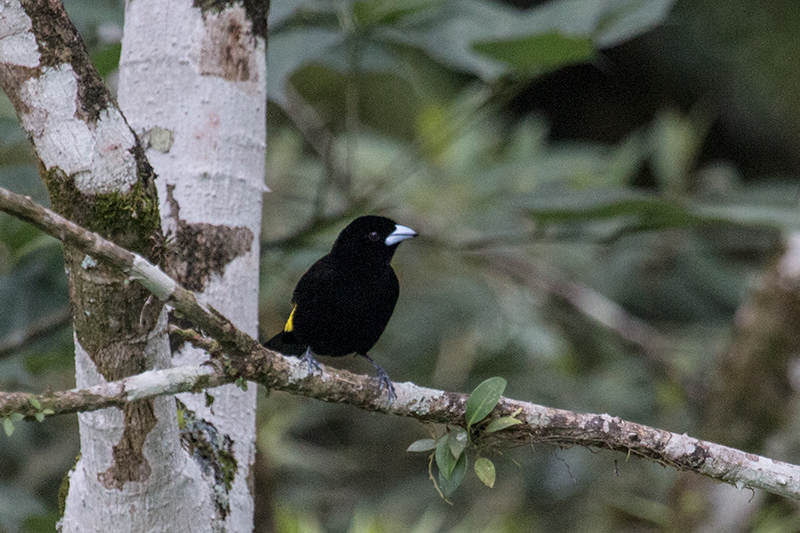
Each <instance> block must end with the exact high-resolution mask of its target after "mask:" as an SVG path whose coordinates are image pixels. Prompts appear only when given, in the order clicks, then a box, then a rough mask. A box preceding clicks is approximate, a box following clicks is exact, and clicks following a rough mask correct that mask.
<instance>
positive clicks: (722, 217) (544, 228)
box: [0, 0, 800, 532]
mask: <svg viewBox="0 0 800 533" xmlns="http://www.w3.org/2000/svg"><path fill="white" fill-rule="evenodd" d="M612 3H613V2H612ZM617 3H620V2H617ZM65 4H66V7H67V10H68V12H69V14H70V17H71V18H72V20H73V21H74V22H75V24H76V25H77V26H78V29H79V30H80V32H81V35H82V36H83V38H84V41H85V42H86V44H87V46H88V47H89V49H90V51H91V53H92V57H93V60H94V62H95V64H96V66H97V67H98V69H99V70H100V72H101V73H102V74H103V75H104V76H106V77H107V79H108V81H109V84H110V85H112V87H113V80H114V73H115V72H114V71H115V68H116V64H117V62H118V59H119V50H120V47H119V39H120V38H121V28H122V15H123V5H122V3H121V2H115V1H106V2H98V1H89V0H85V1H84V0H70V1H67V2H65ZM620 4H624V2H622V3H620ZM634 4H635V8H631V9H630V10H629V12H628V13H627V14H626V13H624V12H623V13H622V14H621V15H620V16H619V17H618V18H616V19H611V20H601V21H597V20H591V19H590V17H589V16H588V15H587V14H586V12H583V11H580V10H579V9H576V8H577V7H580V6H581V5H582V4H581V3H580V2H567V1H565V0H561V1H557V0H551V1H549V2H521V1H519V2H509V3H505V4H504V3H500V2H453V3H451V4H450V6H451V7H450V9H449V10H448V9H444V8H442V7H441V6H442V5H443V4H438V3H429V2H420V1H407V2H401V3H398V2H387V3H380V2H378V3H374V4H370V3H365V2H356V3H349V2H332V3H329V2H275V3H274V5H273V6H272V12H271V14H270V18H271V23H270V41H269V83H270V89H269V92H270V98H271V101H270V104H269V106H268V108H267V109H268V115H267V121H268V132H269V140H268V161H267V166H268V170H267V176H266V177H265V181H266V184H267V186H269V187H270V188H271V189H272V192H271V193H269V194H267V195H266V197H265V201H264V219H263V230H262V257H261V263H262V287H261V296H260V315H261V316H260V318H261V320H260V323H261V333H262V337H263V338H266V337H268V336H269V335H270V334H272V333H274V332H275V331H277V330H279V329H280V328H281V327H282V323H283V320H284V319H285V317H286V316H287V315H288V312H289V310H290V308H289V295H290V294H291V290H292V287H293V285H294V283H295V281H296V280H297V279H298V277H299V276H300V275H301V274H302V272H303V271H304V270H305V268H307V267H308V266H309V265H310V264H311V262H313V260H314V259H316V258H317V257H318V256H320V255H321V254H323V253H324V252H325V250H326V249H327V248H328V247H329V246H330V243H331V241H332V239H333V238H334V236H335V234H336V232H337V231H338V230H339V229H340V228H341V227H343V225H344V224H345V223H346V221H348V220H350V219H351V218H354V217H355V216H357V215H358V214H361V213H367V212H371V213H382V214H386V215H388V216H391V217H393V218H394V219H396V220H397V221H399V222H400V223H402V224H405V225H408V226H411V227H412V228H414V229H415V230H417V231H418V232H420V234H421V235H422V237H421V238H420V239H417V240H415V241H413V242H412V243H408V244H406V245H404V247H403V249H402V250H401V253H399V254H397V257H396V259H395V268H396V270H397V272H398V276H399V277H400V279H401V298H400V302H399V304H398V308H397V310H396V312H395V316H394V318H393V319H392V322H391V324H390V327H389V329H388V330H387V331H386V333H385V334H384V336H383V338H382V339H381V341H380V343H379V344H378V345H377V346H376V348H375V350H374V352H373V355H374V356H375V357H376V359H377V360H379V361H380V362H381V364H382V365H383V366H384V368H386V370H387V371H388V372H389V374H390V375H391V376H392V377H393V378H394V379H395V380H397V381H407V380H409V381H414V382H415V383H418V384H421V385H425V386H430V387H435V388H441V389H446V390H456V391H464V392H467V391H470V390H472V389H473V388H474V387H475V386H476V385H477V384H478V383H480V382H481V381H483V380H484V379H486V378H487V377H491V376H503V377H504V378H505V379H506V380H507V381H508V387H507V389H506V394H507V395H508V396H510V397H514V398H517V399H522V400H528V401H533V402H537V403H541V404H545V405H549V406H553V407H559V408H564V409H574V410H577V411H589V412H597V413H602V412H607V413H611V414H613V415H616V416H620V417H622V418H625V419H628V420H633V421H636V422H640V423H644V424H648V425H651V426H655V427H659V428H663V429H667V430H669V431H673V432H676V433H684V432H686V433H689V434H690V435H692V436H695V437H698V438H704V439H707V440H711V441H715V442H719V443H721V444H726V445H730V446H734V447H738V448H741V449H743V450H745V451H748V452H753V453H759V454H763V455H766V456H769V457H772V458H775V459H780V460H784V461H787V462H792V463H800V439H798V437H797V435H800V431H798V429H800V428H798V427H797V422H796V420H798V416H797V408H798V401H797V388H798V386H799V385H800V383H799V382H798V377H797V370H796V368H797V357H796V354H797V353H800V352H798V348H800V339H798V338H797V334H796V330H797V327H796V324H797V318H798V317H800V301H798V299H797V297H796V296H795V295H794V292H795V291H794V290H792V289H794V286H793V285H792V284H791V283H788V282H787V281H786V280H785V279H783V278H782V277H781V271H780V266H781V264H782V261H784V260H785V258H786V257H787V254H788V253H789V252H788V250H790V248H791V246H792V243H793V235H795V232H796V231H797V229H798V227H800V216H798V213H797V199H798V196H797V193H798V171H799V170H800V158H798V156H797V145H798V142H799V141H800V116H799V115H800V106H799V105H798V104H797V102H798V101H800V98H798V97H800V76H798V74H797V73H796V71H795V70H796V69H793V66H794V65H796V64H798V61H797V60H798V59H799V58H798V57H797V56H798V55H800V48H799V47H797V46H796V45H795V43H794V37H795V35H796V33H797V30H798V29H800V7H798V6H797V5H796V3H793V2H790V1H788V0H783V1H781V0H777V1H773V2H769V3H751V2H745V1H732V2H730V1H729V2H721V1H715V0H712V1H700V0H682V1H678V2H675V3H674V4H673V3H672V2H666V1H660V2H656V1H650V2H648V1H643V2H638V3H630V5H634ZM370 5H372V6H373V7H369V6H370ZM374 6H383V7H374ZM437 10H438V11H437ZM582 15H584V16H583V17H582ZM537 19H538V20H548V21H550V22H551V23H552V24H554V26H555V27H558V28H562V29H563V30H564V31H566V30H567V29H572V31H573V32H574V33H573V34H572V35H573V37H570V38H566V37H564V35H563V34H559V33H553V32H550V33H544V34H543V36H541V37H539V38H537V39H532V40H531V41H530V42H524V41H509V40H508V37H509V35H513V34H514V32H515V31H518V29H519V28H520V27H524V26H525V25H527V27H531V25H533V24H535V22H534V21H535V20H537ZM582 31H583V32H585V33H584V34H582V33H581V32H582ZM476 43H478V44H476ZM498 43H499V44H498ZM35 164H36V158H35V155H34V153H33V151H32V148H31V145H30V142H29V141H28V140H27V139H26V138H25V135H24V134H23V133H22V131H21V130H20V129H19V127H18V125H17V119H16V114H15V111H14V109H13V107H12V106H11V104H10V103H9V102H8V101H6V100H2V101H0V186H3V187H7V188H9V189H11V190H14V191H16V192H20V193H24V194H29V195H31V196H33V197H34V198H36V199H37V200H38V201H40V202H42V203H44V204H47V203H48V198H47V192H46V189H45V188H44V186H43V185H42V183H41V181H40V179H39V177H38V174H37V170H36V166H35ZM63 272H64V267H63V258H62V254H61V247H60V244H59V243H58V242H57V241H55V240H53V239H51V238H49V237H44V236H43V235H42V234H41V233H39V232H38V231H36V230H34V229H32V228H31V227H30V226H27V225H26V224H24V223H22V222H19V221H18V220H16V219H14V218H12V217H9V216H6V215H2V216H0V275H2V277H0V309H3V310H4V312H3V313H2V315H0V390H6V391H7V390H33V391H41V390H47V389H52V390H60V389H65V388H70V387H72V386H74V373H73V345H72V329H71V326H70V322H69V299H68V293H67V286H66V279H65V277H64V274H63ZM794 283H796V280H795V281H794ZM618 306H621V308H620V307H618ZM5 310H13V312H8V311H5ZM362 363H363V362H362V361H359V360H350V359H349V358H348V359H347V360H343V361H340V360H337V361H334V362H333V364H334V366H345V367H347V368H350V369H352V370H354V371H357V372H362V373H363V372H370V371H371V368H370V367H369V366H364V365H363V364H362ZM258 423H259V430H258V436H259V440H258V452H259V454H258V461H257V463H256V467H255V476H256V477H255V487H256V491H255V492H256V512H257V517H256V530H257V531H298V530H299V531H314V530H319V531H323V530H324V531H354V532H355V531H417V532H425V531H459V532H460V531H464V532H471V531H535V530H540V531H624V530H632V531H633V530H635V531H665V530H674V529H677V528H678V527H680V528H681V530H686V531H691V530H694V529H700V528H704V527H705V528H712V529H716V530H726V531H733V530H735V529H729V528H732V527H738V528H740V530H743V531H744V530H747V531H796V530H800V513H798V508H797V505H796V504H795V503H794V502H790V501H788V500H786V499H783V498H778V497H771V496H767V495H766V494H764V493H760V492H756V493H752V492H749V491H740V490H738V489H736V488H735V487H730V486H727V485H719V484H715V483H713V482H708V481H705V480H702V479H699V478H697V476H695V475H692V474H681V473H677V472H674V471H672V470H669V469H665V468H662V467H660V466H658V465H655V464H653V463H650V462H648V461H644V460H640V459H636V458H626V457H624V456H622V455H619V454H613V453H611V452H597V453H593V452H592V451H589V450H586V449H583V448H573V449H568V450H561V449H556V448H552V447H549V446H546V445H541V444H540V445H536V446H530V447H523V448H520V449H507V450H502V451H498V452H497V454H496V455H493V456H492V459H493V461H494V463H495V464H496V465H497V467H498V473H497V482H496V484H495V487H494V488H493V489H489V488H486V487H485V486H483V485H482V484H481V483H480V482H479V481H478V480H477V478H475V477H474V476H471V477H467V479H466V480H465V482H464V484H463V486H462V487H460V488H459V490H458V491H457V492H456V493H455V494H453V495H452V496H451V497H450V498H449V499H450V502H451V504H450V503H447V502H445V501H444V500H442V499H441V498H440V497H439V495H438V494H437V492H436V490H435V488H434V487H433V484H432V483H431V481H430V480H429V479H428V461H427V457H426V456H425V455H424V454H408V453H406V452H405V449H406V447H407V446H408V445H409V444H410V443H411V442H412V441H414V440H416V439H418V438H425V437H427V436H429V431H430V430H431V428H427V427H425V426H421V425H420V424H418V423H417V422H414V421H410V420H403V419H399V418H395V417H391V418H388V417H384V416H381V415H369V414H365V413H364V412H361V411H357V410H354V409H352V408H350V407H347V406H340V405H328V404H323V403H321V402H316V401H313V400H308V399H304V398H297V397H292V396H289V395H286V394H282V393H273V394H270V395H268V396H267V395H263V394H262V395H260V405H259V417H258ZM435 429H436V428H434V430H435ZM2 439H3V440H2V441H0V509H3V512H2V513H0V530H3V529H5V530H8V531H16V530H22V531H52V528H53V524H54V523H55V521H56V520H57V517H58V497H57V491H58V487H59V484H60V482H61V479H62V478H63V477H64V475H65V474H66V472H67V471H68V470H69V468H70V467H71V466H72V464H73V463H74V461H75V457H76V455H77V454H78V452H79V443H78V433H77V422H76V417H75V416H62V417H56V418H53V419H50V420H48V421H47V422H45V423H43V424H20V425H18V426H17V427H16V430H15V432H14V434H13V436H12V437H10V438H6V437H2ZM714 509H724V510H725V511H726V512H725V513H721V514H717V513H714V512H713V510H714Z"/></svg>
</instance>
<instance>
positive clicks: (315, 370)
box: [300, 347, 322, 376]
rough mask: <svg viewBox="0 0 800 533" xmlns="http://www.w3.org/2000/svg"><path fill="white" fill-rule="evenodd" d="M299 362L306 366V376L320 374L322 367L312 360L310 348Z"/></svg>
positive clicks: (312, 355)
mask: <svg viewBox="0 0 800 533" xmlns="http://www.w3.org/2000/svg"><path fill="white" fill-rule="evenodd" d="M300 362H301V363H305V364H307V365H308V375H310V376H313V375H314V374H322V367H321V366H320V364H319V362H317V360H316V359H314V354H313V352H312V351H311V348H310V347H309V348H308V349H306V353H305V354H304V355H303V357H301V358H300Z"/></svg>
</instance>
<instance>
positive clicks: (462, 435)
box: [448, 427, 469, 459]
mask: <svg viewBox="0 0 800 533" xmlns="http://www.w3.org/2000/svg"><path fill="white" fill-rule="evenodd" d="M448 440H449V442H450V452H451V453H452V454H453V457H455V458H456V459H458V458H459V457H461V452H463V451H464V448H466V447H467V442H469V436H468V435H467V432H466V431H465V430H464V428H460V427H456V428H454V429H453V430H452V431H451V432H450V438H449V439H448Z"/></svg>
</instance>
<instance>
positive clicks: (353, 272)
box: [265, 216, 417, 403]
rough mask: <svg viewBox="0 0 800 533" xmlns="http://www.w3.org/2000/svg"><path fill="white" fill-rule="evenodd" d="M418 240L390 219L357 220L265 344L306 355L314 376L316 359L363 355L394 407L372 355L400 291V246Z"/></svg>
mask: <svg viewBox="0 0 800 533" xmlns="http://www.w3.org/2000/svg"><path fill="white" fill-rule="evenodd" d="M416 236H417V233H416V232H415V231H414V230H412V229H411V228H407V227H406V226H401V225H400V224H396V223H395V222H394V221H393V220H390V219H388V218H385V217H379V216H363V217H359V218H357V219H355V220H354V221H352V222H351V223H350V224H349V225H348V226H347V227H346V228H344V229H343V230H342V232H341V233H340V234H339V236H338V237H337V238H336V241H335V242H334V243H333V248H331V251H330V252H329V253H328V255H326V256H324V257H322V258H320V259H319V260H318V261H317V262H316V263H314V264H313V265H312V266H311V268H309V269H308V271H306V273H305V274H303V276H302V277H301V278H300V281H298V282H297V286H296V287H295V288H294V293H293V294H292V304H293V305H294V307H293V308H292V312H291V314H290V315H289V319H288V320H287V321H286V325H285V326H284V328H283V331H281V332H280V333H278V334H277V335H275V336H274V337H272V338H271V339H270V340H268V341H267V342H266V344H265V346H266V347H267V348H270V349H272V350H275V351H277V352H281V353H283V354H287V355H298V356H299V355H300V354H303V356H302V360H303V361H305V362H306V363H307V364H308V370H309V372H310V373H312V374H313V373H314V372H315V371H319V370H320V367H319V363H317V361H316V359H314V355H328V356H331V357H341V356H344V355H347V354H351V353H356V354H358V355H363V356H364V357H366V358H367V360H368V361H369V362H370V363H372V366H374V367H375V369H376V370H377V371H378V374H377V377H378V380H379V382H380V389H381V390H383V389H384V388H385V389H386V392H387V395H388V397H389V402H390V403H391V401H392V400H394V397H395V391H394V385H392V381H391V380H390V379H389V376H388V375H387V374H386V371H384V370H383V369H382V368H381V367H380V365H378V364H377V363H376V362H375V361H373V360H372V358H371V357H370V356H369V355H368V354H367V352H369V350H370V348H372V346H373V345H374V344H375V343H376V342H377V341H378V338H379V337H380V336H381V333H383V330H384V329H385V328H386V324H388V323H389V319H390V318H391V316H392V312H393V311H394V306H395V304H396V303H397V296H398V294H399V292H400V286H399V284H398V282H397V276H396V275H395V273H394V270H393V269H392V266H391V264H390V262H391V260H392V256H393V255H394V252H395V251H396V250H397V246H398V245H399V244H400V242H402V241H404V240H406V239H410V238H412V237H416Z"/></svg>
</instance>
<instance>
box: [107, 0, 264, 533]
mask: <svg viewBox="0 0 800 533" xmlns="http://www.w3.org/2000/svg"><path fill="white" fill-rule="evenodd" d="M194 5H196V3H193V2H191V1H188V0H171V1H163V0H136V1H133V2H128V4H127V6H126V11H125V31H124V39H123V47H122V57H121V60H120V87H119V101H120V105H121V107H122V109H123V111H124V112H125V114H126V116H127V117H128V120H129V122H130V124H131V126H132V127H133V129H134V131H136V132H137V133H138V134H140V135H141V136H142V138H143V139H144V142H145V143H146V144H149V146H148V149H147V152H146V153H147V156H148V158H149V160H150V162H151V164H152V165H153V167H154V169H155V171H156V173H157V174H158V176H159V178H158V180H157V181H156V185H157V188H158V194H159V199H160V207H161V210H160V211H161V217H162V218H161V220H162V225H163V227H164V231H165V234H166V235H167V242H168V245H167V269H168V271H169V273H170V274H172V275H173V276H174V277H175V278H176V279H178V281H180V282H181V283H182V284H183V285H184V286H185V287H186V288H188V289H191V290H193V291H195V292H196V293H198V297H199V298H200V299H201V300H203V301H205V302H207V303H209V304H211V305H213V306H214V307H215V308H216V309H218V310H219V311H221V312H222V313H223V314H225V315H226V316H227V317H228V318H230V319H231V320H232V321H233V322H234V323H235V324H236V325H237V326H238V327H239V328H241V329H242V330H244V331H245V332H247V333H249V334H250V335H252V336H254V337H257V306H258V274H259V270H258V261H259V235H260V228H261V205H262V196H263V193H264V191H265V187H264V160H265V148H266V122H265V120H266V115H265V106H266V56H265V38H264V37H265V36H264V32H265V30H266V11H263V12H251V11H247V10H246V9H245V8H244V7H242V6H241V5H240V4H234V5H232V6H229V7H226V8H224V9H218V8H211V9H208V10H206V11H203V10H201V9H198V8H196V7H194ZM205 359H206V355H205V353H204V352H201V351H199V350H197V349H195V348H192V347H191V346H189V345H188V344H186V345H183V346H179V347H174V351H173V363H174V364H176V365H177V364H202V363H203V362H204V361H205ZM256 392H257V387H256V386H255V385H254V384H251V386H250V387H249V388H248V389H247V390H246V391H243V390H242V389H240V388H239V387H237V386H235V385H228V386H224V387H218V388H216V389H211V390H207V391H205V392H203V393H200V394H189V393H187V394H182V395H180V396H179V397H178V399H179V402H180V403H179V406H180V408H181V412H182V420H183V427H182V430H181V431H182V441H183V444H184V447H185V448H186V449H188V450H189V452H190V455H191V456H192V457H193V459H194V460H195V462H196V463H197V465H198V466H199V467H200V469H201V471H202V472H203V477H204V481H205V482H206V484H207V489H208V494H209V495H210V496H211V498H212V503H213V505H211V506H209V507H208V508H207V509H206V511H205V512H206V520H211V521H212V522H213V523H214V528H212V529H218V528H223V526H224V530H225V531H232V532H233V531H236V532H239V531H241V532H244V531H251V530H252V528H253V495H252V493H251V486H252V480H251V479H250V476H251V473H250V467H251V465H252V464H253V461H254V455H255V406H256Z"/></svg>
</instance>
